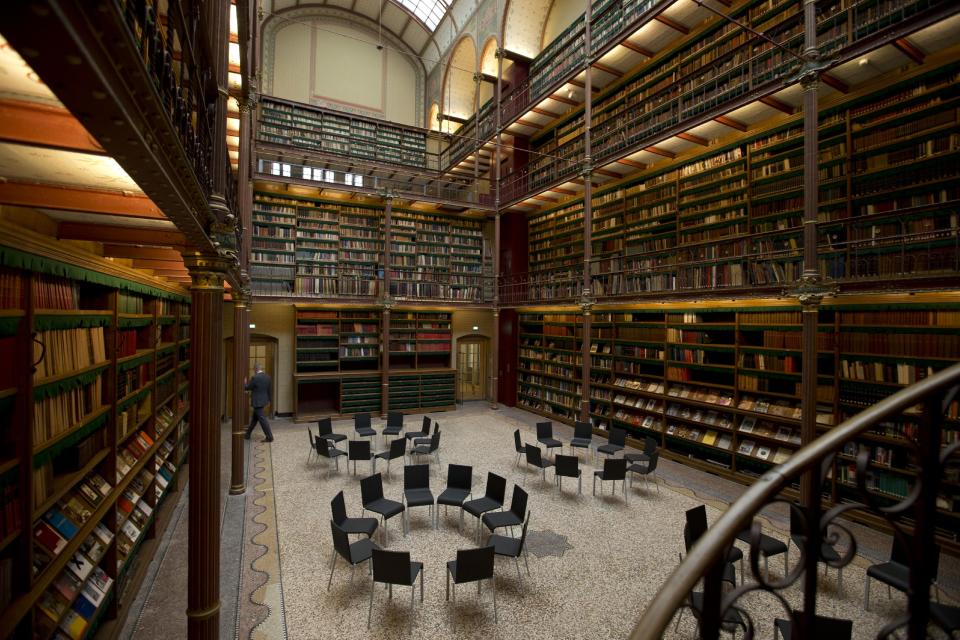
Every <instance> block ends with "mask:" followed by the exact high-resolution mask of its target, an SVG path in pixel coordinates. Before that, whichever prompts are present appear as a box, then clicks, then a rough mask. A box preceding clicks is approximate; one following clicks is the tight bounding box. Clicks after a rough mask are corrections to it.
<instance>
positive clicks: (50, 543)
mask: <svg viewBox="0 0 960 640" xmlns="http://www.w3.org/2000/svg"><path fill="white" fill-rule="evenodd" d="M33 539H34V540H35V541H36V542H37V543H39V544H40V545H42V546H43V548H44V549H46V550H47V551H49V552H50V554H51V555H54V556H56V555H59V554H60V552H61V551H63V549H64V547H66V546H67V541H66V540H65V539H64V538H63V536H61V535H60V534H59V533H57V531H56V529H54V528H53V527H51V526H50V525H49V524H48V523H47V522H44V521H42V520H41V521H40V522H38V523H37V526H35V527H34V529H33Z"/></svg>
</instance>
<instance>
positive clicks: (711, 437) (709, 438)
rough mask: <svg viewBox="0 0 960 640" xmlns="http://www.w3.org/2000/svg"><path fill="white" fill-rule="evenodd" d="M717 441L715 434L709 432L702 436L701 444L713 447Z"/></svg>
mask: <svg viewBox="0 0 960 640" xmlns="http://www.w3.org/2000/svg"><path fill="white" fill-rule="evenodd" d="M716 441H717V432H716V431H713V430H710V431H707V432H706V433H705V434H703V444H708V445H710V446H713V445H714V444H715V443H716Z"/></svg>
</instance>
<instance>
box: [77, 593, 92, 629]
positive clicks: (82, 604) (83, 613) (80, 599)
mask: <svg viewBox="0 0 960 640" xmlns="http://www.w3.org/2000/svg"><path fill="white" fill-rule="evenodd" d="M72 608H73V610H74V611H76V612H77V613H78V614H80V617H82V618H83V619H84V620H86V621H87V622H89V621H90V620H92V619H93V616H94V614H95V613H96V612H97V605H96V604H94V603H93V602H90V600H89V599H88V598H87V597H86V595H85V594H83V593H81V594H80V595H79V596H77V599H76V600H74V601H73V607H72Z"/></svg>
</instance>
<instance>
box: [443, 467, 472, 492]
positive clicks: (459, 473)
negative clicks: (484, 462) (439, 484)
mask: <svg viewBox="0 0 960 640" xmlns="http://www.w3.org/2000/svg"><path fill="white" fill-rule="evenodd" d="M447 487H449V488H450V489H463V490H464V491H470V490H471V489H473V467H469V466H467V465H463V464H451V465H447Z"/></svg>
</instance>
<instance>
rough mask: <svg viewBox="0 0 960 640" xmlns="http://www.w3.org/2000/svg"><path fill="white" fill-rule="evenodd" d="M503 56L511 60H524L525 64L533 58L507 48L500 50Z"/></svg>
mask: <svg viewBox="0 0 960 640" xmlns="http://www.w3.org/2000/svg"><path fill="white" fill-rule="evenodd" d="M502 54H503V57H504V58H506V59H507V60H510V61H511V62H526V63H527V64H529V63H531V62H533V58H528V57H527V56H525V55H523V54H522V53H517V52H516V51H510V50H509V49H503V50H502Z"/></svg>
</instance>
